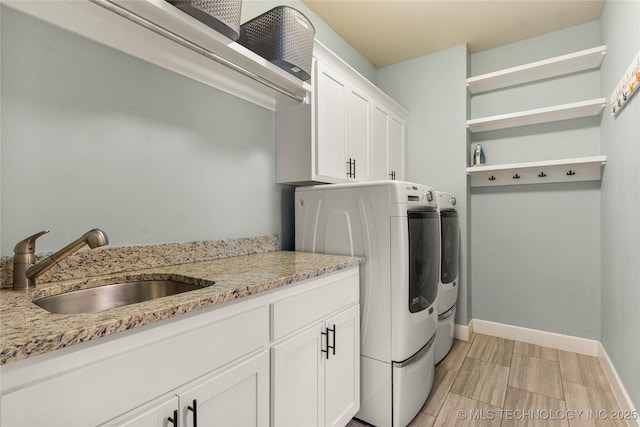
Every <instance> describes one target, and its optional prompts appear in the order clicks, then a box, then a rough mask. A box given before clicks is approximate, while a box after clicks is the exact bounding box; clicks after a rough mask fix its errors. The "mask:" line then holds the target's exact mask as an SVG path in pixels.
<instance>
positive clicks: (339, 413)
mask: <svg viewBox="0 0 640 427" xmlns="http://www.w3.org/2000/svg"><path fill="white" fill-rule="evenodd" d="M325 324H326V326H327V328H328V329H329V334H328V337H327V338H328V341H329V344H330V346H331V347H334V348H332V349H331V351H330V352H329V359H328V360H327V361H326V370H325V383H326V390H325V394H326V398H325V401H326V423H325V425H327V426H345V425H346V424H347V423H348V422H349V420H351V418H353V416H354V415H355V414H356V412H358V411H359V410H360V347H359V343H360V307H359V306H358V305H356V306H354V307H351V308H349V309H347V310H345V311H343V312H341V313H338V314H337V315H335V316H333V317H331V318H329V319H328V320H327V321H326V323H325ZM334 350H335V353H334Z"/></svg>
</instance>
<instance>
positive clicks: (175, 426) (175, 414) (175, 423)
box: [167, 409, 178, 427]
mask: <svg viewBox="0 0 640 427" xmlns="http://www.w3.org/2000/svg"><path fill="white" fill-rule="evenodd" d="M167 420H168V421H169V422H170V423H171V424H173V427H178V410H177V409H175V410H174V411H173V418H171V417H169V418H167Z"/></svg>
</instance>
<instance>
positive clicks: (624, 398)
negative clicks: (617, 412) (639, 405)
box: [598, 342, 640, 427]
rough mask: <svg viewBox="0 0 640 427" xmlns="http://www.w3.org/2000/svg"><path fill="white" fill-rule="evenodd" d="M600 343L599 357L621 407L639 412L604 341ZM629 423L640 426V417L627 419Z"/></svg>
mask: <svg viewBox="0 0 640 427" xmlns="http://www.w3.org/2000/svg"><path fill="white" fill-rule="evenodd" d="M598 344H599V345H598V358H599V359H600V364H601V365H602V369H603V370H604V373H605V375H606V376H607V379H608V380H609V384H611V389H612V391H613V394H615V396H616V399H617V400H618V404H619V405H620V409H622V410H623V411H630V412H631V413H635V414H637V413H638V412H637V411H636V408H635V406H634V404H633V402H632V401H631V397H630V396H629V393H627V389H626V388H625V387H624V385H623V383H622V380H621V379H620V377H619V376H618V371H616V368H615V366H613V362H612V361H611V359H610V358H609V355H608V354H607V350H605V348H604V346H603V345H602V343H600V342H599V343H598ZM627 424H628V425H629V427H640V419H637V420H636V421H631V420H627Z"/></svg>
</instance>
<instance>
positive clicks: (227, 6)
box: [167, 0, 242, 41]
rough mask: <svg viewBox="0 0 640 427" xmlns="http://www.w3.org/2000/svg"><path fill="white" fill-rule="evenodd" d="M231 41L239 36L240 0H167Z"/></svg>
mask: <svg viewBox="0 0 640 427" xmlns="http://www.w3.org/2000/svg"><path fill="white" fill-rule="evenodd" d="M167 1H168V2H169V3H171V4H172V5H174V6H175V7H177V8H178V9H180V10H182V11H183V12H185V13H187V14H189V15H191V16H193V17H194V18H196V19H197V20H198V21H200V22H202V23H204V24H205V25H207V26H209V27H211V28H213V29H214V30H216V31H217V32H219V33H220V34H222V35H224V36H225V37H228V38H230V39H231V40H233V41H236V40H238V37H240V14H241V12H242V0H167Z"/></svg>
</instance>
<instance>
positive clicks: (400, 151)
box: [387, 115, 405, 181]
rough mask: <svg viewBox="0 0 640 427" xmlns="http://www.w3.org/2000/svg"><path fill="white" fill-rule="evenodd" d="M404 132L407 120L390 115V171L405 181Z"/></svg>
mask: <svg viewBox="0 0 640 427" xmlns="http://www.w3.org/2000/svg"><path fill="white" fill-rule="evenodd" d="M404 132H405V122H404V120H401V119H400V118H399V117H396V116H394V115H392V116H390V117H389V139H388V143H387V145H388V148H387V150H388V153H389V154H388V156H389V164H388V172H387V173H389V174H391V175H392V176H393V179H396V180H398V181H404Z"/></svg>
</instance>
